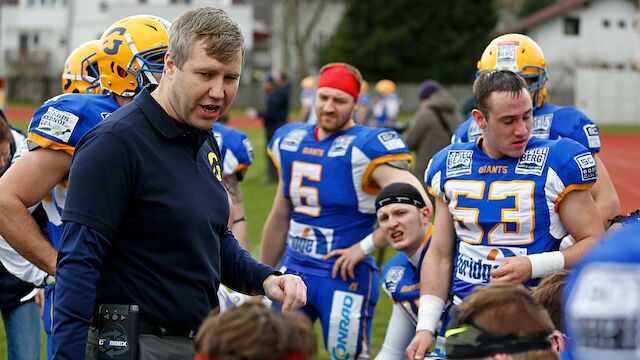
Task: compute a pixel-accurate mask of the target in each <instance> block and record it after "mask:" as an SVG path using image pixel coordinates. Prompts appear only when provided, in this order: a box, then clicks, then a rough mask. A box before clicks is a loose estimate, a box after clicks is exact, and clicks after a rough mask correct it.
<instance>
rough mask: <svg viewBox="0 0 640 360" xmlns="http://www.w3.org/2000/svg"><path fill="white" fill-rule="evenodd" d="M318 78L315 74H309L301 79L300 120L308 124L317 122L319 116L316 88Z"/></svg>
mask: <svg viewBox="0 0 640 360" xmlns="http://www.w3.org/2000/svg"><path fill="white" fill-rule="evenodd" d="M316 83H317V80H316V77H315V76H307V77H305V78H304V79H302V81H300V87H301V89H300V105H301V106H300V115H299V116H298V118H299V119H300V121H302V122H304V123H307V124H317V123H318V116H317V115H316V110H315V103H316V88H317V85H316Z"/></svg>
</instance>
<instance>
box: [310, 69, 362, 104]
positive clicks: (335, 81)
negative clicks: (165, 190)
mask: <svg viewBox="0 0 640 360" xmlns="http://www.w3.org/2000/svg"><path fill="white" fill-rule="evenodd" d="M322 87H329V88H333V89H338V90H340V91H344V92H345V93H347V94H349V95H351V97H352V98H353V100H356V101H357V100H358V94H359V93H360V85H359V84H358V80H357V79H356V77H355V76H353V74H352V73H351V72H349V70H348V69H347V67H346V66H344V65H342V64H335V65H329V66H327V67H326V68H325V69H324V70H323V71H322V72H321V73H320V76H319V78H318V89H319V88H322Z"/></svg>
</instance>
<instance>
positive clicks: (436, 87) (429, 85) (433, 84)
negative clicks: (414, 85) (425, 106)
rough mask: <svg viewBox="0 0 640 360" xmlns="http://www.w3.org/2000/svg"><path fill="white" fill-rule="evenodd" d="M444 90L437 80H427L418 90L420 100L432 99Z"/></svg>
mask: <svg viewBox="0 0 640 360" xmlns="http://www.w3.org/2000/svg"><path fill="white" fill-rule="evenodd" d="M440 90H442V85H440V83H438V82H437V81H435V80H426V81H424V82H423V83H422V84H420V87H419V88H418V99H420V100H426V99H429V98H430V97H431V95H433V94H435V93H437V92H438V91H440Z"/></svg>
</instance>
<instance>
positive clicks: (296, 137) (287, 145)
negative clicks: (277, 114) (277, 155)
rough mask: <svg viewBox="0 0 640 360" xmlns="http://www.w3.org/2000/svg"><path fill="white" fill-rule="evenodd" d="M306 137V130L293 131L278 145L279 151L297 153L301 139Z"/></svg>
mask: <svg viewBox="0 0 640 360" xmlns="http://www.w3.org/2000/svg"><path fill="white" fill-rule="evenodd" d="M306 135H307V131H306V130H302V129H295V130H293V131H291V132H290V133H288V134H287V135H286V136H285V137H284V139H282V142H281V143H280V149H282V150H285V151H292V152H296V151H298V148H299V147H300V143H301V142H302V139H303V138H304V137H305V136H306Z"/></svg>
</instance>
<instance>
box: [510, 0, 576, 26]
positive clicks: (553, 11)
mask: <svg viewBox="0 0 640 360" xmlns="http://www.w3.org/2000/svg"><path fill="white" fill-rule="evenodd" d="M588 2H589V1H588V0H562V1H560V2H558V3H557V4H555V5H551V6H548V7H546V8H544V9H541V10H538V11H536V12H534V13H533V14H531V15H529V16H527V17H525V18H524V19H522V20H520V21H519V22H518V23H516V24H515V25H513V26H510V27H508V28H506V29H504V30H503V31H501V33H503V34H507V33H523V32H526V30H528V29H531V28H532V27H535V26H537V25H540V24H542V23H544V22H546V21H549V20H551V19H553V18H555V17H557V16H559V15H562V14H564V13H566V12H567V11H570V10H573V9H575V8H577V7H579V6H582V5H585V4H587V3H588Z"/></svg>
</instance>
